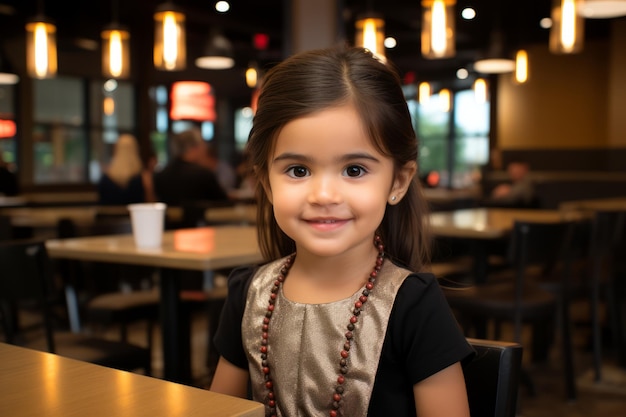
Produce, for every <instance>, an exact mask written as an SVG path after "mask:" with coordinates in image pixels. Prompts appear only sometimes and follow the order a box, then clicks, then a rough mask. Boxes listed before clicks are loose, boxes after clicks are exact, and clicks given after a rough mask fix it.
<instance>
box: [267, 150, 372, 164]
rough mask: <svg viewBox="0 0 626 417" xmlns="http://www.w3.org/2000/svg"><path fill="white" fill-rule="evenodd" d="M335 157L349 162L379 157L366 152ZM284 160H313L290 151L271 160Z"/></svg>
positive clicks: (340, 160)
mask: <svg viewBox="0 0 626 417" xmlns="http://www.w3.org/2000/svg"><path fill="white" fill-rule="evenodd" d="M337 159H338V161H339V162H349V161H354V160H359V159H367V160H369V161H372V162H380V158H377V157H375V156H374V155H372V154H369V153H367V152H355V153H349V154H345V155H341V157H340V158H337ZM284 160H296V161H302V162H311V161H313V159H312V158H311V157H309V156H306V155H302V154H298V153H292V152H285V153H282V154H280V155H278V156H277V157H276V158H274V161H273V162H279V161H284Z"/></svg>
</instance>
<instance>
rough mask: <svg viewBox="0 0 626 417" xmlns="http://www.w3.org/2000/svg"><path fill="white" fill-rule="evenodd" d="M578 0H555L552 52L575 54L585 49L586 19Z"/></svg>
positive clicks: (551, 39)
mask: <svg viewBox="0 0 626 417" xmlns="http://www.w3.org/2000/svg"><path fill="white" fill-rule="evenodd" d="M577 1H578V0H554V2H553V6H552V28H551V29H550V52H552V53H554V54H575V53H578V52H580V51H582V49H583V42H584V36H585V19H584V18H583V16H581V15H580V14H579V13H578V12H577V9H578V4H577Z"/></svg>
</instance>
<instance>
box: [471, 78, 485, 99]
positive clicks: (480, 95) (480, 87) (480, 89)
mask: <svg viewBox="0 0 626 417" xmlns="http://www.w3.org/2000/svg"><path fill="white" fill-rule="evenodd" d="M473 87H474V99H475V100H476V102H477V103H486V102H487V82H486V81H485V79H484V78H477V79H476V81H474V86H473Z"/></svg>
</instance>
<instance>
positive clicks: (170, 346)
mask: <svg viewBox="0 0 626 417" xmlns="http://www.w3.org/2000/svg"><path fill="white" fill-rule="evenodd" d="M46 248H47V249H48V252H49V254H50V256H51V257H53V258H65V259H74V260H83V261H93V262H110V263H119V264H132V265H144V266H152V267H156V268H159V271H160V279H159V285H160V294H161V328H162V332H163V338H162V339H163V366H164V377H165V379H167V380H170V381H176V382H185V383H187V382H190V380H191V364H190V346H189V343H190V340H189V339H190V334H189V323H188V322H186V321H184V320H181V318H180V317H181V316H180V300H179V292H180V282H179V279H178V272H179V271H180V270H181V269H184V270H197V271H206V270H215V269H220V268H231V267H236V266H239V265H247V264H255V263H259V262H261V261H262V256H261V252H260V250H259V247H258V244H257V238H256V229H255V227H253V226H216V227H206V228H196V229H180V230H174V231H166V232H165V233H164V235H163V244H162V246H161V247H160V248H157V249H138V248H137V247H136V246H135V243H134V240H133V237H132V235H116V236H96V237H84V238H73V239H55V240H48V241H47V242H46Z"/></svg>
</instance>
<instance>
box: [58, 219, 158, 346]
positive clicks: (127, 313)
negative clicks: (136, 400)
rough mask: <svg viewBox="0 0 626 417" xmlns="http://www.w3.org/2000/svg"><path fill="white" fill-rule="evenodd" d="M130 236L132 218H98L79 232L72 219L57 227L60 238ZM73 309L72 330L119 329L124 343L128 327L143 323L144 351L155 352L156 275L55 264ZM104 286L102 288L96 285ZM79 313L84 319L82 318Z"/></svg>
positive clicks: (137, 269)
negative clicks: (154, 282)
mask: <svg viewBox="0 0 626 417" xmlns="http://www.w3.org/2000/svg"><path fill="white" fill-rule="evenodd" d="M129 233H132V227H131V224H130V218H129V216H128V215H127V216H125V217H120V216H116V217H112V216H99V217H97V218H96V219H95V221H94V223H93V224H92V225H90V226H88V227H86V228H85V227H82V228H81V227H78V226H77V225H76V224H75V223H74V222H73V221H72V220H71V219H61V220H60V221H59V223H58V228H57V235H58V237H59V238H72V237H79V236H98V235H116V234H129ZM56 263H57V265H59V272H60V274H61V276H62V280H63V282H64V284H65V292H66V297H67V300H68V302H69V303H70V305H71V306H72V307H71V316H72V317H70V319H71V320H72V322H73V323H74V325H73V329H74V330H79V329H81V328H82V327H83V323H80V321H79V320H78V316H82V317H83V318H84V322H85V323H84V324H85V325H89V326H90V327H92V328H93V329H94V330H96V328H99V329H105V330H106V329H108V328H110V327H113V326H118V327H119V334H120V340H121V341H123V342H126V341H127V340H128V327H129V326H130V325H131V324H133V323H138V322H141V321H143V322H145V332H146V345H147V346H148V348H150V349H152V345H153V330H154V322H155V321H157V320H158V318H159V294H158V291H157V290H156V289H155V288H153V282H152V277H151V274H152V272H153V271H152V270H151V269H150V268H145V267H138V266H134V265H114V264H103V263H94V262H89V263H82V262H77V261H68V260H56ZM102 282H105V283H106V286H104V287H101V286H99V285H98V284H101V283H102ZM78 312H80V314H79V313H78Z"/></svg>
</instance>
